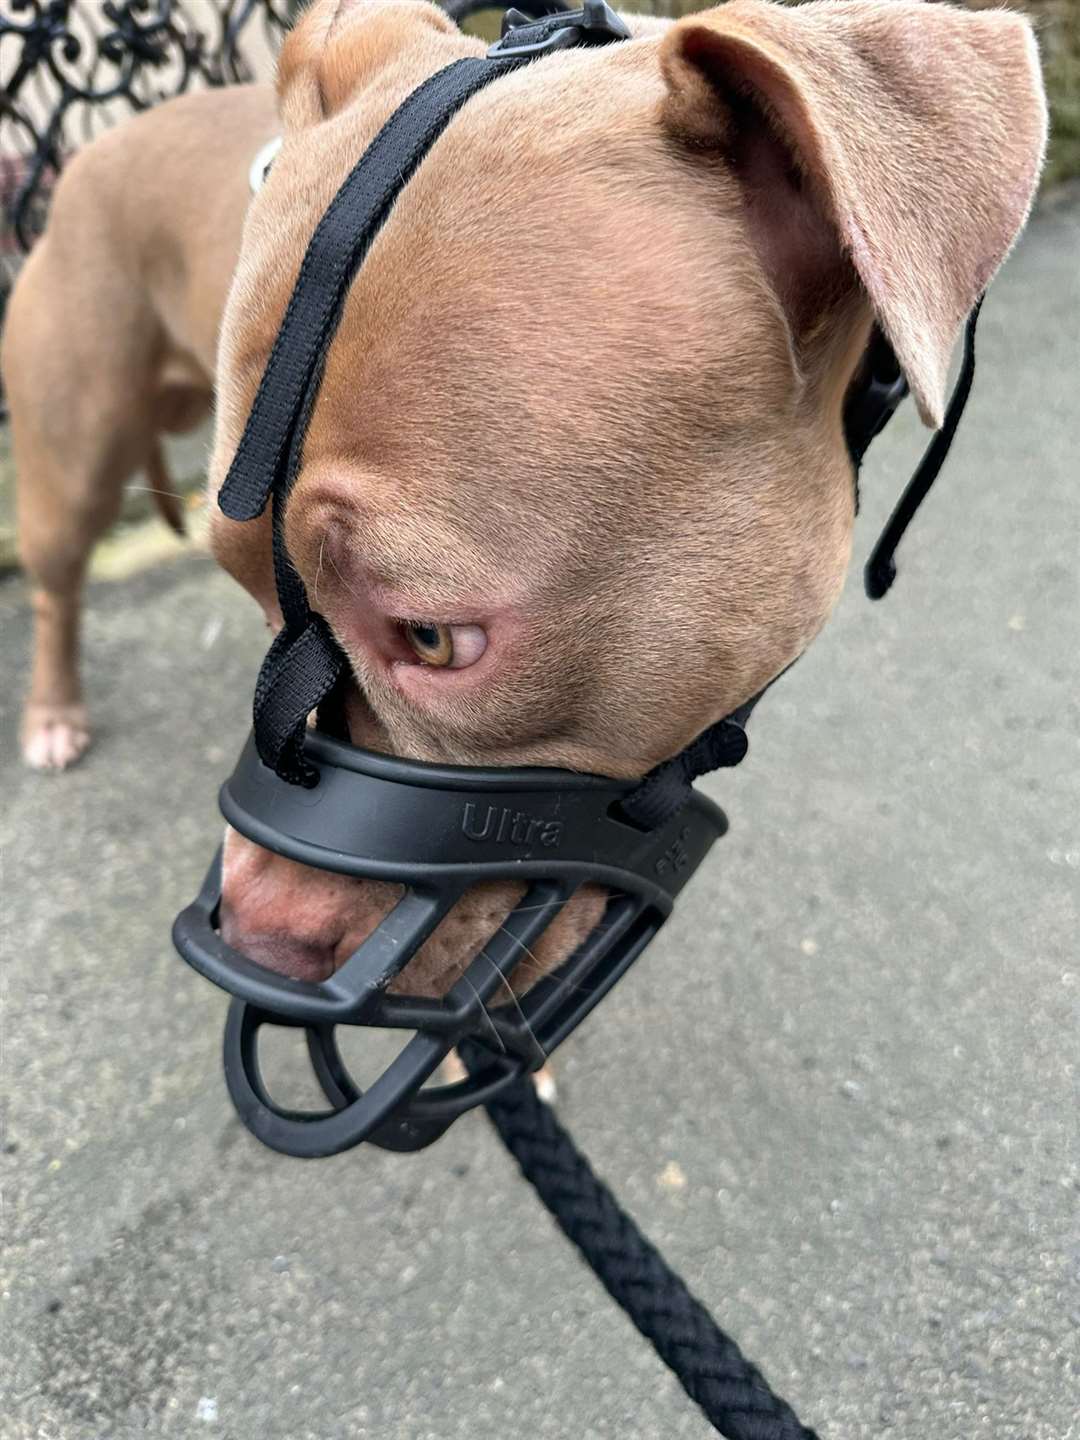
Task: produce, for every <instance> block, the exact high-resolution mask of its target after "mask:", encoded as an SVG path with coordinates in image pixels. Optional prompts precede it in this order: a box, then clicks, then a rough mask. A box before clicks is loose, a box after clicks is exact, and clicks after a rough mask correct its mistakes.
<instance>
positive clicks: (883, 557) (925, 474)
mask: <svg viewBox="0 0 1080 1440" xmlns="http://www.w3.org/2000/svg"><path fill="white" fill-rule="evenodd" d="M981 309H982V297H980V298H979V299H978V300H977V301H976V303H975V307H974V309H973V310H972V312H971V314H970V315H969V316H968V321H967V326H966V328H965V330H964V354H963V358H962V359H961V361H960V373H959V375H958V376H957V377H956V386H955V388H954V390H953V393H952V395H951V396H950V398H949V405H948V408H947V410H946V411H945V419H944V421H943V422H942V426H941V429H940V430H938V431H937V432H936V434H935V435H934V438H933V439H932V440H931V441H930V444H929V445H928V446H927V448H926V451H925V453H924V455H923V458H922V460H921V461H920V462H919V468H918V469H917V470H916V471H915V474H914V475H913V476H912V477H911V479H910V480H909V481H908V483H907V485H906V486H905V487H904V493H903V494H902V495H901V496H900V499H899V501H898V502H897V506H896V509H895V510H894V511H893V513H892V514H891V515H890V517H889V523H888V524H887V525H886V526H885V529H884V530H883V531H882V532H881V536H880V538H879V540H878V542H877V544H876V545H875V546H874V548H873V550H872V552H871V554H870V559H869V560H868V561H867V562H866V569H865V570H864V571H863V582H864V584H865V586H866V593H867V595H868V596H869V597H870V599H871V600H880V599H882V597H883V596H885V595H887V594H888V593H889V587H890V586H891V585H892V583H893V581H894V580H895V579H896V561H895V559H894V556H895V554H896V547H897V546H898V545H899V544H900V541H901V540H902V539H903V538H904V531H905V530H906V529H907V528H908V526H909V525H910V524H911V522H912V520H913V519H914V518H915V512H916V511H917V510H918V508H919V506H920V505H921V504H922V502H923V501H924V500H925V499H926V497H927V495H928V494H929V492H930V487H931V485H933V483H934V481H935V480H936V479H937V477H938V473H939V471H940V470H941V467H942V465H944V463H945V457H946V456H947V455H948V453H949V450H950V448H951V446H952V442H953V437H954V436H955V435H956V427H957V426H958V425H959V424H960V417H961V416H962V415H963V413H964V407H965V405H966V404H967V402H968V396H969V395H970V394H971V385H972V382H973V380H974V379H975V327H976V325H977V324H978V323H979V311H980V310H981Z"/></svg>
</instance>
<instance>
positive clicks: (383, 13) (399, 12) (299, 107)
mask: <svg viewBox="0 0 1080 1440" xmlns="http://www.w3.org/2000/svg"><path fill="white" fill-rule="evenodd" d="M416 26H423V27H426V28H427V29H429V30H438V31H443V32H446V33H449V34H457V27H456V25H455V24H454V22H453V21H452V20H451V19H449V17H448V16H447V15H446V14H445V13H444V12H443V11H442V10H440V9H438V8H437V7H436V6H435V5H429V4H427V3H425V0H318V3H317V4H314V5H312V6H311V7H310V9H308V10H307V11H305V13H304V16H303V18H302V19H301V20H300V21H299V23H298V24H297V25H296V26H295V28H294V29H293V30H292V31H290V33H289V36H288V38H287V39H286V41H285V43H284V45H283V46H282V47H281V55H280V56H279V58H278V65H277V91H278V108H279V110H280V112H281V118H282V122H283V124H284V126H285V128H286V129H289V130H296V129H302V128H303V127H304V126H307V125H316V124H318V122H319V121H320V120H325V119H326V118H327V116H330V115H333V114H335V113H336V112H337V111H338V110H340V109H341V108H342V106H344V105H346V104H347V103H348V101H349V99H350V97H351V96H352V94H353V93H354V91H355V90H356V88H357V85H358V83H359V82H360V81H361V80H362V79H363V77H364V76H365V75H370V74H371V73H372V72H373V71H375V70H377V69H378V68H379V67H380V66H381V65H385V64H386V63H387V62H388V61H389V60H391V59H392V58H393V56H394V55H395V54H396V53H397V52H398V51H399V50H400V49H401V47H402V45H403V43H404V42H405V40H406V39H408V38H409V37H410V36H415V33H416V32H415V27H416Z"/></svg>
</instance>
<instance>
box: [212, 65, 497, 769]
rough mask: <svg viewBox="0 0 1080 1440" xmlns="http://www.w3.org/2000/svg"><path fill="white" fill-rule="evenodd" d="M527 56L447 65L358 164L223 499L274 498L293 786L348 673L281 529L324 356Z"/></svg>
mask: <svg viewBox="0 0 1080 1440" xmlns="http://www.w3.org/2000/svg"><path fill="white" fill-rule="evenodd" d="M523 63H524V59H522V58H518V57H511V58H508V59H496V60H492V59H475V58H469V59H465V60H458V61H456V62H455V63H454V64H452V65H448V66H447V67H446V68H445V69H443V70H440V71H438V72H437V73H436V74H434V75H432V76H431V77H430V79H428V80H426V81H425V82H424V83H423V84H422V85H421V86H419V88H418V89H416V90H414V91H413V92H412V94H411V95H410V96H409V97H408V98H407V99H406V100H405V101H404V103H403V104H402V105H400V106H399V107H398V109H397V110H396V111H395V112H394V113H393V115H391V117H390V118H389V120H387V122H386V124H385V125H384V126H383V128H382V129H381V130H380V131H379V134H378V135H377V136H376V137H375V139H374V140H373V141H372V143H371V145H370V146H369V147H368V149H367V150H366V151H365V152H364V154H363V155H362V156H361V158H360V160H359V161H358V163H357V164H356V165H355V166H354V167H353V170H352V171H351V172H350V174H349V176H348V178H347V179H346V180H345V182H344V184H343V185H342V186H341V188H340V190H339V191H338V193H337V194H336V195H335V196H334V199H333V200H332V201H331V203H330V205H329V207H328V209H327V210H326V212H325V214H324V215H323V217H322V219H321V220H320V221H319V224H318V225H317V227H316V229H315V233H314V234H313V235H312V237H311V240H310V242H309V244H308V248H307V251H306V252H305V255H304V259H303V262H302V263H301V266H300V272H299V275H298V276H297V280H296V285H295V287H294V289H293V293H292V295H291V297H290V299H289V304H288V307H287V309H286V311H285V317H284V319H283V321H282V324H281V329H280V330H279V331H278V334H277V338H276V339H275V341H274V345H273V348H272V350H271V352H270V358H269V360H268V361H267V365H266V369H265V371H264V373H263V377H262V380H261V382H260V384H259V389H258V392H257V393H256V396H255V401H254V404H253V405H252V408H251V414H250V415H249V416H248V421H247V425H246V426H245V428H244V433H243V435H242V436H241V439H240V444H239V445H238V447H237V450H236V454H235V455H234V456H233V461H232V464H231V466H230V467H229V473H228V475H227V476H226V478H225V482H224V484H223V485H222V487H221V491H220V493H219V496H218V504H219V505H220V506H221V509H222V511H223V512H224V514H226V515H227V516H228V517H229V518H230V519H232V520H238V521H243V520H251V519H254V518H255V516H256V515H259V514H261V513H262V511H263V510H264V508H265V506H266V502H267V500H268V499H269V498H270V497H271V496H273V547H274V578H275V582H276V585H277V593H278V601H279V603H280V606H281V613H282V619H283V621H284V624H283V626H282V629H281V631H280V633H279V634H278V636H277V637H276V638H275V640H274V643H273V644H272V645H271V647H270V650H269V652H268V653H267V656H266V659H265V660H264V661H263V665H262V669H261V670H260V672H259V678H258V681H257V683H256V687H255V703H254V707H253V708H254V730H255V742H256V745H257V747H258V751H259V755H260V757H261V758H262V760H263V762H264V764H266V765H268V766H270V768H271V769H273V770H275V771H276V772H277V774H278V775H280V776H281V778H282V779H283V780H286V781H288V782H290V783H291V784H299V785H310V784H313V783H314V781H315V779H316V778H317V776H316V772H315V771H314V770H313V769H312V767H311V766H310V765H309V764H308V763H307V761H306V760H305V759H304V757H303V739H304V730H305V728H306V726H307V720H308V716H309V715H310V714H311V712H312V711H313V710H316V709H317V708H318V707H319V706H320V705H321V704H322V703H323V702H324V701H325V700H326V699H327V697H328V696H329V695H330V694H331V692H332V691H333V690H334V688H335V686H336V685H337V682H338V680H339V679H340V677H341V674H342V672H343V670H344V668H345V657H344V655H343V654H342V652H341V649H340V647H339V646H338V644H337V642H336V640H335V639H334V636H333V634H332V632H331V630H330V627H329V626H328V625H327V623H326V621H325V620H324V619H323V617H322V616H321V615H317V614H314V613H313V612H312V610H311V608H310V606H309V603H308V597H307V593H306V591H305V589H304V584H303V581H302V580H301V579H300V577H299V575H298V574H297V573H296V570H295V568H294V567H293V564H292V561H291V560H290V558H289V554H288V550H287V547H286V545H285V538H284V532H283V524H284V515H285V506H286V502H287V500H288V496H289V492H290V490H291V488H292V484H293V482H294V480H295V478H296V475H297V473H298V472H299V469H300V464H301V460H302V458H303V448H304V438H305V436H306V434H307V429H308V424H309V422H310V420H311V413H312V411H313V409H314V407H315V401H316V399H317V398H318V393H319V387H320V385H321V384H322V378H323V372H324V369H325V364H326V355H327V351H328V350H329V347H330V343H331V341H332V340H333V338H334V334H335V332H336V330H337V327H338V323H339V321H340V318H341V312H342V309H343V307H344V304H345V299H346V296H347V295H348V291H349V286H350V284H351V283H352V280H353V278H354V276H355V275H356V272H357V270H358V268H359V266H360V265H361V264H362V263H363V260H364V257H365V256H366V254H367V252H368V250H369V248H370V246H371V242H372V239H373V238H374V236H375V234H376V233H377V232H378V230H379V229H380V227H381V226H382V224H383V222H384V221H385V219H386V217H387V215H388V214H389V212H390V209H391V207H392V206H393V203H394V201H395V199H396V198H397V195H398V193H399V192H400V191H401V189H402V188H403V187H404V186H405V185H406V184H407V183H408V181H409V179H410V178H411V177H412V175H413V174H414V172H415V171H416V168H417V166H418V165H419V164H420V162H421V161H422V160H423V158H424V156H425V155H426V154H427V152H428V151H429V150H430V149H431V147H432V145H434V143H435V141H436V140H437V139H438V138H439V136H440V135H441V134H442V132H443V131H444V130H445V129H446V127H447V125H448V124H449V123H450V121H451V120H452V119H453V117H454V116H455V115H456V114H457V112H458V111H459V110H460V109H461V107H462V106H463V105H464V104H465V102H466V101H467V100H468V99H470V97H471V96H473V95H474V94H476V92H477V91H478V90H480V89H482V88H483V87H484V86H485V85H488V84H490V83H491V81H492V80H495V79H497V78H498V77H499V76H500V75H503V74H505V73H506V72H508V71H510V70H513V69H515V68H516V67H517V66H518V65H521V64H523Z"/></svg>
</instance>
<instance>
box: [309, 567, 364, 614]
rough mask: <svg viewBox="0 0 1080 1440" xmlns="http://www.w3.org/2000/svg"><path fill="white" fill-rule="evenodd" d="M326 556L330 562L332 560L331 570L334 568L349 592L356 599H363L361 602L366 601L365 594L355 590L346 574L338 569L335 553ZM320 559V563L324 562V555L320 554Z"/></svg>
mask: <svg viewBox="0 0 1080 1440" xmlns="http://www.w3.org/2000/svg"><path fill="white" fill-rule="evenodd" d="M326 558H327V560H329V562H330V568H331V570H333V572H334V574H335V575H336V576H337V577H338V579H339V580H340V581H341V583H342V585H344V586H345V589H346V590H347V591H348V592H349V594H350V595H351V596H352V597H353V599H354V600H359V601H361V602H364V597H363V595H361V594H360V593H359V591H357V590H354V589H353V588H352V586H351V585H350V584H349V582H348V581H347V580H346V579H345V576H344V575H342V573H341V571H340V570H339V569H338V566H337V561H336V560H335V559H334V557H333V555H327V557H326ZM319 561H320V564H321V562H322V556H321V555H320V557H319ZM364 603H366V602H364Z"/></svg>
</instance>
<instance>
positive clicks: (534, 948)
mask: <svg viewBox="0 0 1080 1440" xmlns="http://www.w3.org/2000/svg"><path fill="white" fill-rule="evenodd" d="M222 882H223V883H222V900H221V936H222V939H223V940H224V941H225V943H226V944H227V945H231V946H232V947H233V949H235V950H239V951H240V953H241V954H243V955H246V956H247V958H248V959H249V960H254V961H255V963H256V964H258V965H264V966H265V967H266V968H267V969H268V970H274V971H276V972H277V973H278V974H281V975H288V976H290V977H291V978H292V979H294V980H313V981H319V980H325V979H326V978H327V977H328V976H330V975H332V974H333V972H334V971H335V970H336V969H338V968H339V967H340V966H341V965H343V964H344V963H345V961H346V960H347V959H348V958H349V956H350V955H351V954H352V953H353V952H354V951H355V950H356V949H358V948H359V946H360V945H362V944H363V942H364V941H365V940H366V939H367V938H368V936H369V935H370V934H371V933H372V931H373V930H374V929H375V927H376V926H377V925H378V924H379V922H380V921H381V920H382V919H384V917H385V916H387V915H388V914H389V913H390V911H391V910H392V909H393V908H394V905H395V904H396V903H397V901H398V900H399V898H400V897H401V894H402V888H401V886H399V885H390V884H387V883H386V882H384V881H380V880H358V879H354V878H352V877H351V876H348V875H336V874H332V873H330V872H328V871H324V870H313V869H310V868H309V867H308V866H306V865H298V864H297V863H296V862H295V861H293V860H287V859H285V858H284V856H281V855H274V854H273V853H272V852H271V851H269V850H264V849H262V847H261V846H259V845H255V844H253V843H252V841H250V840H246V839H245V838H244V837H243V836H242V835H239V834H237V832H236V831H235V830H232V829H228V830H227V831H226V834H225V857H224V872H223V877H222ZM523 890H524V886H523V885H521V884H518V883H516V882H510V881H489V882H486V883H483V884H480V885H475V886H473V887H472V888H471V889H470V890H469V891H468V893H467V894H466V895H465V896H464V897H463V898H462V899H461V900H459V901H458V903H457V905H455V906H454V908H453V909H452V910H451V911H450V913H449V914H448V915H446V916H444V917H443V919H442V921H441V922H440V924H439V925H438V927H437V928H436V929H435V931H434V933H433V934H431V935H430V936H429V937H428V938H427V940H426V941H425V942H424V944H423V945H421V946H420V948H419V949H418V950H417V952H416V954H415V955H414V956H413V957H412V958H411V959H410V961H409V963H408V964H407V965H406V967H405V968H404V969H403V970H402V972H401V974H400V975H398V976H396V977H395V979H394V980H393V982H392V983H391V985H390V987H389V988H390V989H391V990H392V991H394V992H395V993H397V994H406V995H431V996H438V995H444V994H445V993H446V991H447V990H448V989H449V988H450V986H451V985H452V984H453V983H454V982H455V981H456V980H458V979H459V978H460V977H461V975H462V974H463V973H464V971H465V969H466V968H467V966H468V965H469V963H470V962H471V961H472V960H473V959H475V958H476V956H477V955H479V954H480V953H481V952H482V951H483V949H484V946H485V945H486V944H487V942H488V941H489V940H490V939H491V937H492V936H493V935H495V934H496V933H497V932H498V931H499V930H500V928H501V926H502V925H503V923H504V922H505V920H506V917H507V915H508V914H509V913H510V911H511V910H512V909H513V908H514V906H515V904H517V902H518V901H519V899H520V898H521V895H522V892H523ZM605 903H606V897H605V893H604V892H603V891H602V890H601V889H600V888H599V887H596V886H593V885H583V886H582V887H581V889H580V890H579V891H578V892H577V894H576V895H574V896H573V897H572V898H571V900H570V901H569V902H568V903H567V904H566V906H565V907H564V908H563V910H562V911H561V912H560V913H559V915H558V916H557V917H556V918H555V920H554V921H553V922H552V923H551V925H550V926H549V927H548V929H547V930H545V931H544V933H543V934H542V935H541V936H540V937H539V939H538V940H537V941H535V942H534V943H533V944H532V945H531V946H529V948H528V949H524V948H523V951H522V956H521V961H520V963H519V964H518V965H517V967H516V968H515V971H514V973H513V977H512V986H513V989H514V990H515V991H522V990H527V989H528V988H529V986H530V985H531V984H533V982H534V981H536V980H537V979H539V977H540V976H541V975H543V974H544V973H545V972H547V971H548V970H551V969H553V968H554V967H555V966H556V965H558V964H559V963H560V962H561V961H563V960H565V959H566V957H567V956H568V955H569V954H571V953H572V951H573V950H574V949H575V948H576V947H577V946H578V945H579V944H580V943H581V941H582V939H583V938H584V937H585V936H586V935H587V934H588V933H589V932H590V931H591V930H592V928H593V926H594V925H596V924H597V922H598V921H599V920H600V917H601V916H602V914H603V912H604V907H605ZM511 999H512V993H511V989H510V986H509V985H507V986H506V987H505V993H502V992H500V994H499V995H498V996H497V997H495V998H494V999H493V1001H492V1003H493V1004H499V1003H508V1002H509V1001H510V1000H511Z"/></svg>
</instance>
